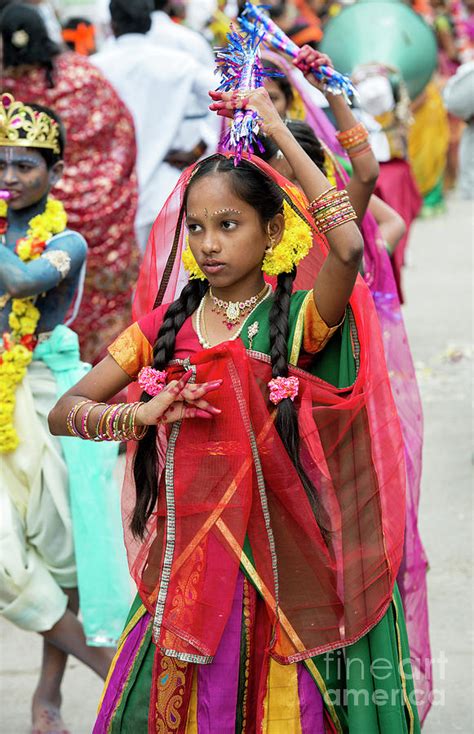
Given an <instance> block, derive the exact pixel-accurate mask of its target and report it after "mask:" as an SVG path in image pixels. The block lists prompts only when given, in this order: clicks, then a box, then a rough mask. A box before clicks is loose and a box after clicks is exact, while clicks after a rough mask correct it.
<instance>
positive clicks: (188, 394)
mask: <svg viewBox="0 0 474 734" xmlns="http://www.w3.org/2000/svg"><path fill="white" fill-rule="evenodd" d="M189 376H190V373H188V374H187V375H185V377H184V378H182V379H181V380H180V381H179V382H177V381H176V380H173V381H172V382H170V383H169V384H168V385H167V386H166V388H165V389H164V390H163V391H162V392H161V393H160V394H159V395H156V396H155V397H154V398H152V399H151V400H150V401H149V402H147V403H142V404H141V405H140V407H139V409H138V410H137V413H136V425H137V426H147V425H153V424H156V423H158V422H161V423H173V422H175V421H178V420H181V419H182V418H212V417H213V416H214V415H217V414H218V413H220V410H218V409H217V408H214V407H213V406H212V405H210V404H209V403H208V402H207V401H206V400H204V399H203V396H204V395H206V394H207V393H208V392H211V391H212V390H217V389H218V388H219V387H220V385H221V381H216V382H205V383H202V384H199V385H188V382H187V381H188V379H189ZM130 382H131V380H130V377H129V376H128V375H127V373H126V372H124V370H123V369H122V368H121V367H119V365H118V364H117V362H116V361H115V360H114V359H113V358H112V357H111V356H110V355H108V356H107V357H105V359H103V360H102V361H101V362H99V364H98V365H97V366H96V367H94V368H93V369H92V370H91V371H90V372H89V373H88V374H87V375H86V376H85V377H83V378H82V380H80V381H79V382H78V383H77V384H76V385H74V387H72V388H71V389H70V390H68V391H67V392H66V393H65V394H64V395H63V396H62V397H61V398H60V399H59V400H58V402H57V403H56V405H55V406H54V408H53V409H52V410H51V412H50V414H49V416H48V423H49V429H50V431H51V433H52V434H53V435H55V436H68V435H69V431H68V428H67V417H68V415H69V413H70V411H71V410H72V408H74V406H75V405H77V404H78V403H80V402H81V401H82V400H88V401H92V403H96V405H95V406H93V407H92V408H91V404H90V403H89V404H88V405H84V406H83V407H82V408H80V409H79V411H78V413H77V419H76V426H77V427H80V425H81V421H82V419H83V417H84V414H85V413H86V411H87V410H89V409H90V412H89V414H88V420H87V425H88V428H89V432H90V433H91V435H96V434H95V428H94V427H95V426H96V425H97V422H98V420H99V418H100V415H101V413H102V412H103V410H104V404H105V403H107V402H108V401H109V400H110V399H111V398H112V397H113V396H114V395H116V394H117V393H119V392H120V391H121V390H123V389H124V388H125V387H127V385H129V384H130Z"/></svg>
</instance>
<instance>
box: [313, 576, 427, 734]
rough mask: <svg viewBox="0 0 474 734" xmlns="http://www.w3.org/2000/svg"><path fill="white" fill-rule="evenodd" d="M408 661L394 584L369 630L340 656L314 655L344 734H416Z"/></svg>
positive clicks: (417, 732)
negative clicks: (388, 601)
mask: <svg viewBox="0 0 474 734" xmlns="http://www.w3.org/2000/svg"><path fill="white" fill-rule="evenodd" d="M399 643H400V648H401V658H400V655H399V649H398V644H399ZM400 659H401V660H403V661H404V665H403V670H404V676H405V686H406V696H407V698H408V704H407V703H406V701H405V696H404V693H403V685H402V679H401V676H400V672H399V669H400ZM409 660H410V650H409V646H408V638H407V633H406V628H405V620H404V615H403V607H402V602H401V598H400V594H399V591H398V587H397V586H396V585H395V588H394V591H393V599H392V603H391V604H390V606H389V608H388V610H387V612H386V613H385V615H384V616H383V617H382V619H381V620H380V622H379V623H378V624H376V625H375V627H373V628H372V629H371V630H370V632H368V633H367V634H366V635H365V636H364V637H362V638H361V639H360V640H358V642H356V643H354V644H353V645H350V646H349V647H347V648H346V649H345V654H344V655H342V653H341V651H334V652H333V653H328V654H326V655H319V656H317V657H315V658H313V662H314V663H315V665H316V667H317V669H318V671H319V673H320V674H321V676H322V678H323V679H324V682H325V686H326V691H327V695H328V698H329V700H330V701H332V703H333V706H334V709H335V711H336V714H337V718H338V722H339V725H340V728H341V730H342V731H343V732H350V734H419V733H420V731H421V728H420V721H419V718H418V712H417V709H416V703H415V694H414V688H413V680H412V671H411V665H410V662H409ZM310 672H311V671H310ZM316 682H317V681H316ZM326 691H324V690H322V691H321V693H322V694H323V695H324V694H325V693H326Z"/></svg>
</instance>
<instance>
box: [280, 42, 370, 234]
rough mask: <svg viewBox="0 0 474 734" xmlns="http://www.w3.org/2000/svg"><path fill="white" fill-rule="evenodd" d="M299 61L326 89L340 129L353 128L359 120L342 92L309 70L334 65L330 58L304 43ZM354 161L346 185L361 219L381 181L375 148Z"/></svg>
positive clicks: (309, 77)
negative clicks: (331, 88)
mask: <svg viewBox="0 0 474 734" xmlns="http://www.w3.org/2000/svg"><path fill="white" fill-rule="evenodd" d="M295 64H296V66H298V68H299V69H301V71H302V72H303V73H304V74H305V76H306V79H307V80H308V81H309V83H310V84H312V85H313V86H314V87H316V88H317V89H319V90H320V91H323V93H324V94H325V96H326V99H327V101H328V103H329V106H330V108H331V110H332V112H333V114H334V117H335V118H336V123H337V128H338V130H339V131H340V132H344V131H345V130H350V129H351V128H353V127H355V125H357V124H358V120H357V118H356V117H355V116H354V114H353V112H352V110H351V108H350V107H349V105H348V104H347V102H346V101H345V99H344V97H343V96H342V94H331V93H329V92H324V90H323V89H322V88H321V86H320V84H319V83H318V82H317V80H316V78H315V76H314V74H313V73H312V72H309V71H308V68H309V67H314V66H321V65H326V66H332V62H331V60H330V58H329V57H328V56H325V55H324V54H321V53H319V52H318V51H315V50H314V49H312V48H310V47H309V46H303V47H302V49H301V50H300V53H299V55H298V57H297V59H295ZM366 145H367V144H366V143H361V144H360V145H357V146H355V147H354V148H352V149H351V153H352V152H353V153H357V152H358V151H360V150H363V149H364V147H366ZM351 163H352V169H353V173H352V177H351V180H350V181H349V183H348V184H347V186H346V189H347V193H348V194H349V198H350V200H351V204H352V206H353V207H354V210H355V213H356V214H357V219H358V221H359V222H360V221H361V219H362V218H363V216H364V214H365V212H366V211H367V207H368V204H369V199H370V196H371V194H372V192H373V190H374V188H375V184H376V182H377V177H378V175H379V164H378V162H377V159H376V157H375V156H374V154H373V152H372V149H371V148H368V149H367V151H366V152H365V153H364V154H363V155H360V156H355V157H354V158H351Z"/></svg>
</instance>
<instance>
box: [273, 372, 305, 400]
mask: <svg viewBox="0 0 474 734" xmlns="http://www.w3.org/2000/svg"><path fill="white" fill-rule="evenodd" d="M299 385H300V381H299V380H298V378H297V377H274V378H273V380H270V382H269V383H268V387H269V389H270V395H269V397H270V401H271V402H272V403H273V404H274V405H278V403H281V401H282V400H285V399H286V398H290V400H294V399H295V398H296V396H297V395H298V388H299Z"/></svg>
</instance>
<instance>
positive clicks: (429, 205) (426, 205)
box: [423, 175, 444, 215]
mask: <svg viewBox="0 0 474 734" xmlns="http://www.w3.org/2000/svg"><path fill="white" fill-rule="evenodd" d="M443 189H444V175H442V176H441V177H440V178H439V180H438V182H437V183H436V185H435V186H433V188H432V189H431V191H428V193H427V194H425V195H424V197H423V210H424V214H425V215H426V210H427V209H435V210H436V209H439V208H440V206H442V205H443V204H444V193H443Z"/></svg>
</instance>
